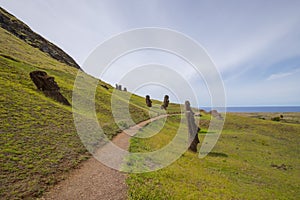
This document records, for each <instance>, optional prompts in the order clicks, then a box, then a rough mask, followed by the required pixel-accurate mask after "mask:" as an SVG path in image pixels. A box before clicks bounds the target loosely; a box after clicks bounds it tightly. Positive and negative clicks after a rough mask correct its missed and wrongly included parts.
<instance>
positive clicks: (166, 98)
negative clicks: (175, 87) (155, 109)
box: [161, 95, 169, 110]
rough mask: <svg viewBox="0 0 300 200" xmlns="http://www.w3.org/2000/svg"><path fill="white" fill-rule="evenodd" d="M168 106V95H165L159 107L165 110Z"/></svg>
mask: <svg viewBox="0 0 300 200" xmlns="http://www.w3.org/2000/svg"><path fill="white" fill-rule="evenodd" d="M168 106H169V96H168V95H165V97H164V102H163V105H162V106H161V108H162V109H165V110H166V109H167V107H168Z"/></svg>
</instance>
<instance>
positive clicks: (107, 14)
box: [0, 0, 300, 106]
mask: <svg viewBox="0 0 300 200" xmlns="http://www.w3.org/2000/svg"><path fill="white" fill-rule="evenodd" d="M0 6H1V7H3V8H4V9H6V10H8V11H9V12H10V13H12V14H13V15H15V16H16V17H18V18H19V19H20V20H22V21H23V22H25V23H26V24H27V25H29V26H30V27H31V28H32V29H33V30H34V31H36V32H37V33H39V34H41V35H42V36H44V37H45V38H46V39H48V40H50V41H51V42H53V43H54V44H56V45H58V46H59V47H61V48H62V49H63V50H64V51H66V52H67V53H68V54H69V55H71V56H72V57H73V58H74V59H75V60H76V62H77V63H78V64H79V65H81V66H84V63H85V62H86V60H87V59H88V58H89V55H90V54H91V53H92V52H93V51H94V50H95V49H96V48H97V47H98V46H99V45H101V44H102V43H103V42H104V41H107V40H108V39H110V38H112V37H113V36H116V35H118V34H120V33H122V32H126V31H129V30H132V29H137V28H138V29H140V28H144V27H157V28H163V29H169V30H174V31H177V32H179V33H182V34H184V35H186V36H187V37H189V38H192V39H193V40H194V41H196V42H197V43H198V44H200V45H201V46H202V47H203V48H204V49H205V51H206V53H207V55H208V56H209V58H210V59H211V60H212V62H213V63H214V65H215V67H216V68H217V70H218V72H219V73H220V77H221V79H222V83H223V84H224V88H225V94H226V104H227V105H228V106H249V105H250V106H257V105H286V106H288V105H300V12H299V9H300V1H298V0H295V1H292V0H288V1H284V0H281V1H277V0H272V1H269V0H266V1H261V0H253V1H246V0H240V1H238V0H235V1H232V0H228V1H225V0H218V1H217V0H212V1H201V0H197V1H196V0H188V1H184V0H181V1H179V0H163V1H162V0H151V1H149V0H128V1H124V0H101V1H98V0H89V1H82V0H81V1H80V0H79V1H71V0H64V1H59V0H49V1H43V0H26V1H20V0H0ZM176 45H180V44H176ZM154 63H155V64H156V65H159V66H168V67H169V68H171V70H173V71H175V72H176V73H177V74H179V75H180V76H181V77H182V79H184V81H187V82H188V83H189V84H190V85H192V88H193V89H194V90H193V91H194V93H195V94H194V95H196V97H197V99H198V101H199V104H201V105H210V103H211V99H210V98H211V96H210V95H211V93H212V91H210V90H208V89H207V86H205V84H207V82H205V77H200V76H196V75H195V73H194V71H193V68H192V66H191V64H189V63H187V62H185V61H184V60H182V59H180V58H179V57H178V56H176V55H173V54H171V53H170V52H169V53H168V52H163V51H159V50H149V49H145V50H142V51H136V52H132V53H130V54H128V55H124V56H122V57H120V58H119V59H118V60H117V61H116V62H114V63H113V64H112V65H111V66H110V68H109V70H107V73H106V75H104V76H103V77H100V78H101V79H103V80H104V81H106V82H109V83H111V84H112V85H114V84H115V83H117V82H119V81H121V78H122V77H123V76H125V75H126V74H128V73H129V72H130V71H132V70H133V69H134V67H138V66H144V65H147V66H148V67H149V68H151V64H152V65H153V64H154ZM155 67H157V66H153V69H155ZM83 69H84V70H85V71H87V73H90V74H92V75H95V74H97V73H96V71H93V70H90V69H85V68H84V67H83ZM95 70H96V69H95ZM149 73H150V72H149ZM143 75H144V76H147V75H145V74H143ZM174 76H175V75H174ZM150 77H151V76H150ZM166 79H168V77H167V78H166ZM127 81H128V80H127ZM129 81H131V82H130V83H129V82H126V81H124V85H132V84H133V83H134V80H132V79H131V80H129ZM168 81H169V82H176V81H177V79H175V78H174V79H172V78H169V79H168ZM122 83H123V82H122ZM174 87H177V88H175V89H174V91H175V90H177V91H181V90H185V89H184V88H180V87H182V85H181V86H180V84H179V82H178V84H177V86H174ZM128 90H129V91H132V92H135V93H137V94H140V95H146V94H147V92H148V93H149V90H152V92H151V97H152V98H158V99H159V98H161V97H162V95H163V94H165V93H166V92H168V91H167V90H166V87H160V86H159V84H156V85H155V86H152V87H151V86H149V85H148V86H145V87H140V88H139V87H136V88H132V87H131V88H128ZM169 92H170V91H169ZM170 93H172V92H170ZM170 95H171V97H170V99H171V100H172V99H174V101H179V100H178V98H177V97H176V94H174V95H173V94H170ZM178 95H183V97H182V98H186V96H185V95H187V94H178ZM175 99H177V100H175Z"/></svg>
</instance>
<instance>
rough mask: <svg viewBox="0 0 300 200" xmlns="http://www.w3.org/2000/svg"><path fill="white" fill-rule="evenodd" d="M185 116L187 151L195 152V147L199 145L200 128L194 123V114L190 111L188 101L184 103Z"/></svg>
mask: <svg viewBox="0 0 300 200" xmlns="http://www.w3.org/2000/svg"><path fill="white" fill-rule="evenodd" d="M185 116H186V121H187V125H188V130H189V133H188V134H189V144H190V146H189V150H191V151H193V152H197V145H198V143H200V141H199V138H198V132H199V131H200V128H199V127H198V126H197V125H196V123H195V118H194V112H193V111H192V109H191V104H190V102H189V101H186V102H185Z"/></svg>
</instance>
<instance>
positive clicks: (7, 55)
mask: <svg viewBox="0 0 300 200" xmlns="http://www.w3.org/2000/svg"><path fill="white" fill-rule="evenodd" d="M0 67H1V70H0V94H1V95H0V106H1V108H0V133H1V134H0V199H21V198H33V197H36V196H40V195H41V194H42V193H43V192H44V191H45V190H46V189H47V188H49V187H50V186H51V185H53V184H55V183H56V182H58V181H59V180H61V179H63V178H64V177H65V176H66V172H68V171H69V170H71V169H72V168H75V167H76V166H78V164H79V163H80V162H81V161H82V160H85V159H87V158H88V157H89V156H90V155H89V154H88V152H87V150H86V149H85V147H84V146H83V144H82V143H81V140H80V139H79V137H78V135H77V133H76V129H75V126H74V123H73V116H72V108H71V107H68V106H64V105H62V104H60V103H57V102H56V101H54V100H52V99H50V98H47V97H45V96H44V94H43V93H42V92H41V91H38V90H37V89H36V87H35V85H34V84H33V82H32V81H31V80H30V77H29V72H31V71H33V70H44V71H46V72H47V73H48V74H49V75H50V76H53V77H55V80H56V82H57V83H58V85H59V86H60V88H61V93H62V94H63V95H64V96H65V97H66V98H67V99H68V100H69V102H72V99H71V98H72V89H73V83H74V80H75V77H76V75H77V69H75V68H73V67H70V66H67V65H65V64H62V63H61V62H59V61H57V60H55V59H53V58H51V57H50V56H48V55H47V54H45V53H43V52H41V51H40V50H38V49H36V48H33V47H31V46H30V45H28V44H27V43H25V42H23V41H22V40H20V39H19V38H17V37H15V36H14V35H12V34H11V33H9V32H7V31H6V30H4V29H2V28H0ZM103 85H106V86H107V87H108V89H105V88H104V87H102V86H103ZM112 91H113V88H112V87H111V86H110V85H108V84H106V83H104V82H102V81H99V85H98V87H97V92H96V105H95V107H96V110H97V117H98V121H99V123H100V125H101V126H102V127H103V129H104V132H105V134H106V135H107V136H108V138H110V139H111V138H112V137H113V136H114V135H116V134H117V133H118V132H120V131H121V128H122V127H120V128H119V127H118V126H117V124H116V123H115V121H114V119H113V117H112V114H111V107H110V104H111V100H110V99H111V94H112ZM124 95H130V94H129V93H126V94H124V92H121V94H120V95H119V97H118V99H117V101H119V105H120V107H122V105H123V104H124V103H125V102H124V101H123V100H122V98H123V97H124ZM144 102H145V100H144V98H141V97H139V96H136V95H132V96H131V98H130V105H129V108H130V113H131V117H132V118H133V120H134V121H135V122H139V121H142V120H145V119H147V118H149V110H148V108H147V107H146V105H145V103H144ZM178 108H179V107H178V106H176V105H174V106H173V108H172V106H171V109H170V110H173V111H178ZM159 112H160V111H159ZM83 117H84V116H83ZM121 120H122V119H121ZM123 120H124V123H126V120H127V119H123ZM129 125H131V124H126V126H129ZM95 145H96V144H95Z"/></svg>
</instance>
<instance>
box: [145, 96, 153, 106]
mask: <svg viewBox="0 0 300 200" xmlns="http://www.w3.org/2000/svg"><path fill="white" fill-rule="evenodd" d="M146 104H147V106H148V107H152V101H151V99H150V96H149V95H146Z"/></svg>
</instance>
